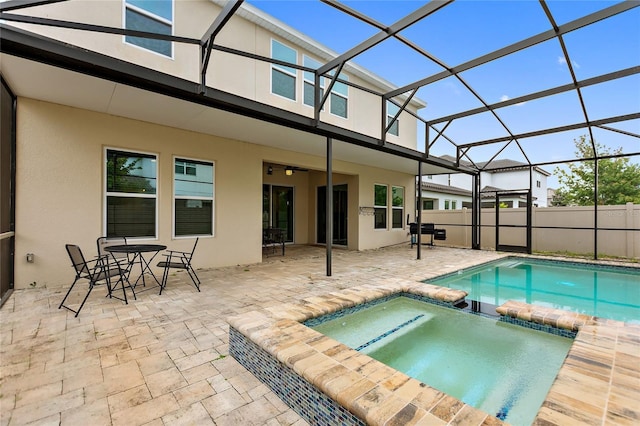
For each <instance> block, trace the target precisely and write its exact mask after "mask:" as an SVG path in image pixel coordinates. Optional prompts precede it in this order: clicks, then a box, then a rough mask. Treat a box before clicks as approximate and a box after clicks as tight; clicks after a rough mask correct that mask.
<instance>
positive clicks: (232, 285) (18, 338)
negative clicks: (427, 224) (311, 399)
mask: <svg viewBox="0 0 640 426" xmlns="http://www.w3.org/2000/svg"><path fill="white" fill-rule="evenodd" d="M199 255H201V256H206V255H215V254H208V253H199ZM422 255H423V256H422V260H416V259H415V249H413V250H412V249H410V248H409V245H408V244H403V245H399V246H394V247H389V248H384V249H378V250H371V251H364V252H353V251H346V250H339V249H334V250H333V262H332V266H333V268H332V269H333V276H332V277H327V276H325V251H324V248H320V247H307V246H304V247H291V248H288V249H287V256H286V257H279V256H273V257H268V258H266V259H265V260H264V262H263V263H261V264H255V265H238V266H235V267H225V268H216V269H209V270H199V271H198V274H199V276H200V278H201V280H202V286H201V288H202V292H201V293H197V292H196V290H195V288H194V287H193V285H191V284H190V280H189V278H188V277H187V276H186V274H184V273H177V274H174V275H172V276H171V278H170V281H169V283H168V285H167V289H166V291H165V292H163V294H162V295H161V296H159V295H158V294H157V292H156V291H155V290H153V291H147V292H142V293H139V295H138V299H137V300H136V301H131V302H130V303H129V304H128V305H124V304H123V303H122V302H120V301H117V300H115V299H108V298H105V297H104V295H105V289H104V288H97V289H95V290H94V292H93V293H92V295H91V296H90V298H89V300H88V301H87V304H86V305H85V307H84V308H83V310H82V312H81V313H80V315H79V317H78V318H74V317H73V314H72V313H71V312H69V311H67V310H65V309H61V310H59V309H58V305H59V303H60V300H61V299H62V297H63V296H64V292H65V291H66V289H67V288H68V286H69V285H70V283H71V281H72V278H73V271H72V269H71V267H69V283H61V285H62V286H61V287H59V288H51V289H50V288H34V289H26V290H18V291H15V292H14V293H13V295H12V296H11V298H10V299H9V300H8V301H7V302H6V303H5V305H4V306H3V307H2V309H1V310H0V321H1V326H2V328H1V335H0V337H1V340H0V369H1V370H0V385H1V388H0V389H1V395H0V413H1V414H0V416H1V425H3V426H4V425H24V424H38V425H41V424H42V425H44V424H63V425H79V424H95V425H103V424H113V425H142V424H148V425H183V424H197V425H205V424H215V425H304V424H306V422H305V421H304V420H302V419H301V418H300V417H299V416H298V415H297V414H296V413H295V412H294V411H292V410H291V409H289V408H288V407H287V406H286V405H285V404H284V403H283V402H282V401H280V399H278V397H277V396H276V395H275V394H274V393H273V392H271V391H270V390H269V389H268V388H267V387H266V386H265V385H263V384H262V383H261V382H260V381H258V380H257V379H256V378H255V377H254V376H253V375H252V374H251V373H249V372H248V371H247V370H245V369H244V368H243V367H242V366H241V365H240V364H239V363H237V362H236V361H235V360H234V359H233V358H232V357H230V356H228V324H227V322H226V318H228V317H230V316H234V315H238V314H241V313H245V312H249V311H256V310H258V311H261V310H264V311H265V312H267V311H268V310H269V309H273V308H274V307H278V306H281V305H283V304H286V303H292V302H297V301H299V300H301V299H303V298H308V297H311V296H317V295H323V294H326V293H328V292H331V291H335V290H341V289H345V288H350V287H354V286H361V285H363V284H373V285H375V284H388V283H390V282H393V281H394V280H398V279H402V280H407V279H408V280H416V281H418V280H423V279H425V278H427V277H430V276H435V275H440V274H442V273H446V272H450V271H453V270H456V269H459V268H461V267H467V266H470V265H473V264H477V263H482V262H486V261H489V260H493V259H495V258H498V257H501V256H503V254H500V253H496V252H490V251H472V250H464V249H453V248H445V247H435V248H423V251H422ZM195 264H196V266H197V257H196V259H195ZM77 287H80V286H77ZM80 296H81V294H77V295H76V298H77V299H79V298H80ZM630 380H634V379H633V376H630ZM636 380H637V378H636Z"/></svg>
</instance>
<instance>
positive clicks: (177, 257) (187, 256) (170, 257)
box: [157, 238, 200, 294]
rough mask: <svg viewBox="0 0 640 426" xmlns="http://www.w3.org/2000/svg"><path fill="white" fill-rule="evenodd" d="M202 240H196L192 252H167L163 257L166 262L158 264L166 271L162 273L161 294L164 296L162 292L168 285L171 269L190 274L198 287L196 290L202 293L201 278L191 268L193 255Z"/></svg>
mask: <svg viewBox="0 0 640 426" xmlns="http://www.w3.org/2000/svg"><path fill="white" fill-rule="evenodd" d="M199 239H200V238H196V241H195V242H194V243H193V248H192V249H191V252H185V251H177V250H167V253H166V254H163V256H165V257H166V260H163V261H162V262H158V265H157V266H158V267H160V268H163V269H164V271H163V273H162V283H161V285H160V294H162V290H164V288H165V287H166V285H167V278H169V269H172V268H173V269H184V270H185V271H187V274H189V278H191V281H193V284H194V285H195V286H196V289H197V290H198V291H200V278H198V275H197V274H196V271H195V269H193V266H191V259H193V254H194V253H195V252H196V246H197V245H198V240H199Z"/></svg>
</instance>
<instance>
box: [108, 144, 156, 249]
mask: <svg viewBox="0 0 640 426" xmlns="http://www.w3.org/2000/svg"><path fill="white" fill-rule="evenodd" d="M105 157H106V158H105V203H104V205H105V231H106V232H105V233H106V236H107V237H140V238H155V237H156V232H157V226H156V218H157V196H156V194H157V157H156V156H155V155H153V154H144V153H140V152H130V151H121V150H115V149H107V150H106V156H105Z"/></svg>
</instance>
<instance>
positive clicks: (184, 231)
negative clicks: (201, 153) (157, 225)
mask: <svg viewBox="0 0 640 426" xmlns="http://www.w3.org/2000/svg"><path fill="white" fill-rule="evenodd" d="M213 171H214V164H213V163H212V162H210V161H199V160H188V159H184V158H175V159H174V177H173V199H174V203H173V207H174V216H173V217H174V224H173V225H174V227H173V230H174V231H173V233H174V235H175V236H176V237H185V236H197V235H213V197H214V178H213V176H214V173H213Z"/></svg>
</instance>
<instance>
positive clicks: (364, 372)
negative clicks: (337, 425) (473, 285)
mask: <svg viewBox="0 0 640 426" xmlns="http://www.w3.org/2000/svg"><path fill="white" fill-rule="evenodd" d="M400 293H409V294H416V295H418V296H421V297H426V298H430V299H434V300H436V301H439V302H444V303H450V304H452V305H453V304H454V303H457V302H458V301H460V300H462V299H464V297H465V296H466V292H464V291H462V290H455V289H449V288H444V287H439V286H435V285H430V284H424V283H396V284H389V285H386V286H368V285H364V286H360V287H354V288H349V289H345V290H343V291H340V292H332V293H328V294H327V295H323V296H316V297H310V298H306V299H304V300H302V301H301V302H300V303H296V304H290V305H285V306H280V307H274V308H270V309H269V310H268V312H267V313H264V312H257V311H253V312H249V313H247V314H244V315H242V316H236V317H232V318H230V319H229V320H228V322H229V325H230V326H231V327H232V328H234V329H235V330H237V331H239V332H240V333H242V334H243V335H244V336H246V337H247V338H249V339H250V340H251V341H253V342H254V343H256V344H257V345H259V346H260V347H261V348H263V349H264V350H265V351H267V352H268V353H269V354H271V355H272V356H274V357H275V358H277V359H278V360H279V361H280V362H282V363H283V364H285V365H286V366H287V367H288V368H291V369H292V370H293V371H295V372H296V373H297V374H298V375H300V376H302V377H304V378H305V380H307V381H308V382H310V383H312V384H313V385H314V386H316V387H317V388H318V389H320V390H321V391H322V392H323V393H325V394H326V395H328V396H329V397H330V398H332V399H333V400H335V401H337V402H338V403H339V404H340V405H341V406H343V407H345V408H346V409H347V410H349V411H350V412H351V413H353V414H355V415H356V416H358V417H359V418H360V419H362V420H364V421H366V422H367V424H370V425H403V424H407V423H410V424H425V425H427V424H429V425H431V424H435V425H438V424H440V425H444V424H447V423H450V422H451V423H456V424H465V425H501V424H503V422H502V421H501V420H499V419H498V418H496V417H494V416H491V415H489V414H487V413H485V412H483V411H480V410H478V409H476V408H474V407H472V406H470V405H467V404H465V403H463V402H462V401H459V400H457V399H456V398H453V397H452V396H449V395H446V394H445V393H443V392H441V391H439V390H436V389H434V388H432V387H430V386H428V385H426V384H424V383H422V382H420V381H419V380H416V379H414V378H412V377H409V376H408V375H406V374H404V373H401V372H399V371H397V370H395V369H393V368H391V367H389V366H387V365H384V364H383V363H381V362H379V361H376V360H374V359H373V358H371V357H369V356H367V355H364V354H362V353H360V352H358V351H356V350H355V349H352V348H350V347H348V346H346V345H344V344H342V343H340V342H337V341H336V340H333V339H331V338H329V337H327V336H325V335H323V334H321V333H319V332H317V331H315V330H313V329H311V328H309V327H306V326H304V325H303V324H302V322H304V321H306V320H308V319H311V318H315V317H318V316H322V315H326V314H331V313H333V312H336V311H339V310H342V309H345V308H349V307H352V306H355V305H359V304H363V303H367V302H369V301H373V300H376V299H380V298H383V297H387V296H391V295H395V294H400Z"/></svg>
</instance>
